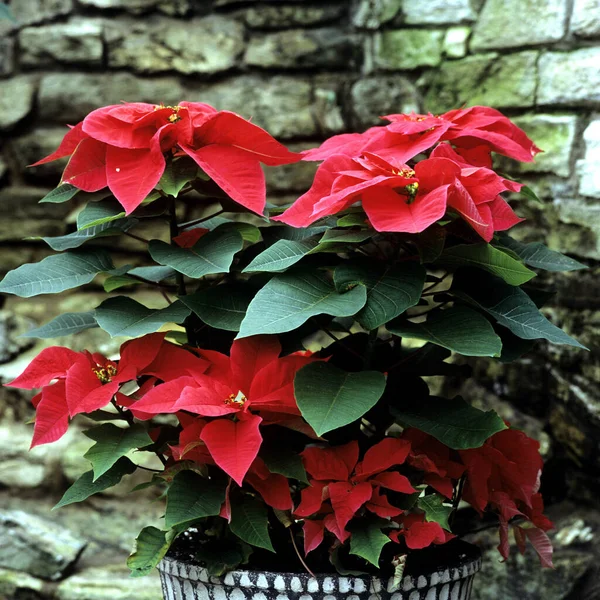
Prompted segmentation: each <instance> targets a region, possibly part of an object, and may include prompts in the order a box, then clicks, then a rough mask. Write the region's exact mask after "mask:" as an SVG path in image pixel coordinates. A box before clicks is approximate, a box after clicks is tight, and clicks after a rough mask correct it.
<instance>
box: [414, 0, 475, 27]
mask: <svg viewBox="0 0 600 600" xmlns="http://www.w3.org/2000/svg"><path fill="white" fill-rule="evenodd" d="M402 12H403V14H404V22H405V23H407V24H409V25H446V24H452V25H455V24H456V23H461V22H464V21H474V20H475V18H476V14H475V11H474V10H473V6H472V3H471V1H470V0H430V1H429V2H415V1H414V0H404V4H403V6H402Z"/></svg>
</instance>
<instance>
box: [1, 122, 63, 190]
mask: <svg viewBox="0 0 600 600" xmlns="http://www.w3.org/2000/svg"><path fill="white" fill-rule="evenodd" d="M67 131H68V129H67V128H66V127H40V128H39V129H34V130H33V131H32V132H30V133H27V134H26V135H22V136H20V137H18V138H14V139H12V140H11V141H10V142H9V148H10V153H11V155H12V157H13V163H14V164H15V165H16V166H17V167H18V168H19V170H20V172H21V173H23V175H24V176H25V178H27V179H46V180H48V179H50V178H53V179H54V180H55V181H54V182H55V183H56V184H58V181H59V180H60V175H61V174H62V172H63V169H64V168H65V165H66V163H67V160H68V159H67V158H64V159H60V160H56V161H53V162H50V163H46V164H44V165H39V166H37V167H28V165H31V164H33V163H34V162H37V161H38V160H40V159H42V158H44V156H48V154H50V153H51V152H54V151H55V150H56V148H58V146H59V144H60V142H61V141H62V139H63V137H64V136H65V134H66V133H67Z"/></svg>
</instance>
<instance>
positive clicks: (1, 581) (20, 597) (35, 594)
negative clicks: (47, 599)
mask: <svg viewBox="0 0 600 600" xmlns="http://www.w3.org/2000/svg"><path fill="white" fill-rule="evenodd" d="M45 586H46V584H45V583H44V582H43V581H42V580H40V579H36V578H35V577H31V575H27V573H22V572H20V571H11V570H10V569H0V598H5V599H6V600H37V599H38V598H41V597H42V596H46V594H45V593H44V588H45ZM48 594H50V590H48Z"/></svg>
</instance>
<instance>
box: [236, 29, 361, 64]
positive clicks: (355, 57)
mask: <svg viewBox="0 0 600 600" xmlns="http://www.w3.org/2000/svg"><path fill="white" fill-rule="evenodd" d="M359 60H360V51H359V45H358V44H357V43H356V41H355V40H354V38H353V37H352V36H350V35H347V34H345V33H343V32H341V31H340V30H339V29H337V28H324V29H310V30H303V29H294V30H288V31H281V32H278V33H268V34H264V35H255V36H253V37H252V38H251V40H250V43H249V44H248V48H247V49H246V54H245V55H244V62H245V63H246V64H248V65H251V66H255V67H262V68H270V67H271V68H272V67H281V68H284V67H287V68H295V69H304V68H311V67H329V68H335V67H338V68H339V67H342V66H345V67H348V66H350V67H352V66H355V65H356V64H358V61H359Z"/></svg>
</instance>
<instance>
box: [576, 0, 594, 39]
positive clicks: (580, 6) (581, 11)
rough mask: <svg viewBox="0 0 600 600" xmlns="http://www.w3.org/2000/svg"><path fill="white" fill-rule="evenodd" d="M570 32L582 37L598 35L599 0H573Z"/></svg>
mask: <svg viewBox="0 0 600 600" xmlns="http://www.w3.org/2000/svg"><path fill="white" fill-rule="evenodd" d="M571 32H572V33H574V34H575V35H576V36H578V37H582V38H593V37H598V36H600V0H575V2H574V3H573V14H572V15H571Z"/></svg>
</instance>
